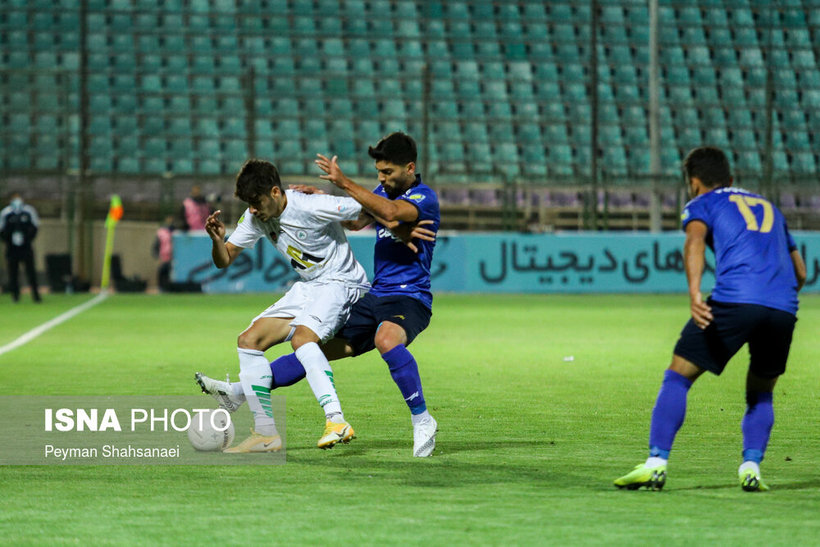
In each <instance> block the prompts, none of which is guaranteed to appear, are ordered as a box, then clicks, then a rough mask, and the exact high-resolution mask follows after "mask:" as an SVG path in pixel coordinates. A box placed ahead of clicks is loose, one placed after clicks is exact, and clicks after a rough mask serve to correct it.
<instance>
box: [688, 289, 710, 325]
mask: <svg viewBox="0 0 820 547" xmlns="http://www.w3.org/2000/svg"><path fill="white" fill-rule="evenodd" d="M689 309H690V311H691V313H692V321H694V322H695V325H697V326H698V327H699V328H701V329H705V328H706V327H708V326H709V325H710V324H711V323H712V319H714V317H712V308H711V307H709V305H708V304H707V303H706V302H704V301H703V297H702V296H701V294H700V293H697V295H694V296H690V297H689Z"/></svg>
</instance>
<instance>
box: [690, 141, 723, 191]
mask: <svg viewBox="0 0 820 547" xmlns="http://www.w3.org/2000/svg"><path fill="white" fill-rule="evenodd" d="M683 172H684V173H685V174H686V177H687V178H688V179H691V178H692V177H697V178H698V179H700V181H701V182H702V183H703V184H704V185H705V186H707V187H709V188H715V187H718V186H729V185H730V184H731V183H732V171H731V169H730V168H729V158H727V157H726V154H724V153H723V150H721V149H720V148H716V147H714V146H701V147H700V148H695V149H694V150H692V151H691V152H689V153H688V154H687V155H686V159H684V160H683Z"/></svg>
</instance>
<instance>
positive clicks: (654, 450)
mask: <svg viewBox="0 0 820 547" xmlns="http://www.w3.org/2000/svg"><path fill="white" fill-rule="evenodd" d="M690 387H692V382H691V381H690V380H689V379H688V378H686V377H685V376H682V375H680V374H678V373H677V372H675V371H673V370H668V369H667V370H666V372H665V373H664V375H663V383H662V384H661V389H660V391H659V392H658V398H657V399H656V400H655V408H653V409H652V425H651V426H650V428H649V455H650V456H651V457H652V456H654V457H660V458H663V459H665V460H666V459H669V451H670V450H672V443H673V442H674V441H675V435H676V434H677V433H678V430H679V429H680V426H681V425H683V419H684V418H685V417H686V396H687V394H688V393H689V388H690Z"/></svg>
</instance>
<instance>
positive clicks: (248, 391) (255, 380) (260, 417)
mask: <svg viewBox="0 0 820 547" xmlns="http://www.w3.org/2000/svg"><path fill="white" fill-rule="evenodd" d="M236 351H237V353H238V354H239V382H240V383H241V384H242V391H243V392H244V393H245V398H246V399H247V401H248V406H249V407H250V409H251V412H252V413H253V422H254V431H256V432H257V433H259V434H261V435H266V436H272V435H278V434H279V433H278V432H277V431H276V422H275V421H274V420H273V409H272V408H271V400H270V386H271V378H272V376H271V372H270V364H269V363H268V360H267V359H266V358H265V353H264V352H262V351H259V350H255V349H244V348H236Z"/></svg>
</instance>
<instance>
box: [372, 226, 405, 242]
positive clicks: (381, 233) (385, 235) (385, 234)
mask: <svg viewBox="0 0 820 547" xmlns="http://www.w3.org/2000/svg"><path fill="white" fill-rule="evenodd" d="M378 236H379V239H385V238H388V237H389V238H391V239H392V240H393V241H398V242H400V243H401V239H399V238H398V237H396V236H395V235H393V232H391V231H390V230H388V229H387V228H380V229H379V231H378Z"/></svg>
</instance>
